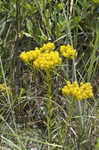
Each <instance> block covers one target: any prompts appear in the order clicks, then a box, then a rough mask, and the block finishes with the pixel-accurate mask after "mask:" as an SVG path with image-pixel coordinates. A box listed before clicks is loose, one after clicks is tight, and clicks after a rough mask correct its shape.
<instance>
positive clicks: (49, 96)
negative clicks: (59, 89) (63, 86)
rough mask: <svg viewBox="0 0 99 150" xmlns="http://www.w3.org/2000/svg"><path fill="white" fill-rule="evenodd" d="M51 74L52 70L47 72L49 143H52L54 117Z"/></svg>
mask: <svg viewBox="0 0 99 150" xmlns="http://www.w3.org/2000/svg"><path fill="white" fill-rule="evenodd" d="M50 79H51V73H50V70H47V71H46V81H47V85H48V104H47V107H48V113H47V124H48V140H49V142H51V133H50V130H51V127H50V124H51V122H50V121H51V117H52V111H51V109H52V100H51V80H50Z"/></svg>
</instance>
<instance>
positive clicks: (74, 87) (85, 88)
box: [62, 81, 94, 100]
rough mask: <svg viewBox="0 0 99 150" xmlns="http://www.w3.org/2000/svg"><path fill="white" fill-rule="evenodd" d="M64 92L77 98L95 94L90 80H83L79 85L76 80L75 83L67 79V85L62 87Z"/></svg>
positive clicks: (89, 96) (80, 98)
mask: <svg viewBox="0 0 99 150" xmlns="http://www.w3.org/2000/svg"><path fill="white" fill-rule="evenodd" d="M62 94H63V95H65V96H72V97H73V98H74V99H77V100H82V99H87V98H91V97H93V96H94V95H93V91H92V86H91V84H90V83H89V82H88V83H83V82H81V83H80V86H79V85H78V83H77V81H74V83H73V84H71V82H70V81H67V85H66V86H64V87H63V88H62Z"/></svg>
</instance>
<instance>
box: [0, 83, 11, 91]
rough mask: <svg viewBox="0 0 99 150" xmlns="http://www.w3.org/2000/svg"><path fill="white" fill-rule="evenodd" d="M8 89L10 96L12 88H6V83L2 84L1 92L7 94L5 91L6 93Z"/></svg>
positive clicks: (0, 85) (0, 86)
mask: <svg viewBox="0 0 99 150" xmlns="http://www.w3.org/2000/svg"><path fill="white" fill-rule="evenodd" d="M6 88H7V91H8V93H9V94H10V93H11V89H10V87H6V86H5V83H3V84H0V90H1V91H3V92H5V91H6Z"/></svg>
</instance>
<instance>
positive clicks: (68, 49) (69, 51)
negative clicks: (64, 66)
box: [60, 44, 76, 59]
mask: <svg viewBox="0 0 99 150" xmlns="http://www.w3.org/2000/svg"><path fill="white" fill-rule="evenodd" d="M60 52H61V54H62V55H63V56H64V57H66V58H71V59H73V58H74V57H75V56H76V50H75V49H73V48H72V46H71V45H69V44H68V45H67V46H65V45H62V46H61V47H60Z"/></svg>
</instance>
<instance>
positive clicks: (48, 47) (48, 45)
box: [40, 42, 55, 52]
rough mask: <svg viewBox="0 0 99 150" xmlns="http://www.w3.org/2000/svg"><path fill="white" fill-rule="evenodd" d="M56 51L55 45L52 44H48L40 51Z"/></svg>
mask: <svg viewBox="0 0 99 150" xmlns="http://www.w3.org/2000/svg"><path fill="white" fill-rule="evenodd" d="M54 49H55V45H54V43H52V42H48V43H47V44H44V45H43V47H41V48H40V51H41V52H42V51H46V52H49V51H53V50H54Z"/></svg>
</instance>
